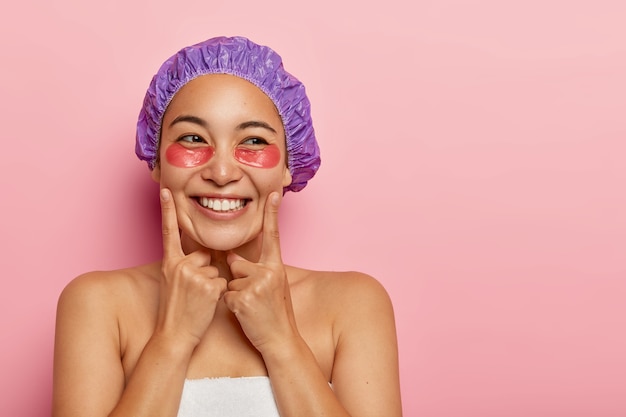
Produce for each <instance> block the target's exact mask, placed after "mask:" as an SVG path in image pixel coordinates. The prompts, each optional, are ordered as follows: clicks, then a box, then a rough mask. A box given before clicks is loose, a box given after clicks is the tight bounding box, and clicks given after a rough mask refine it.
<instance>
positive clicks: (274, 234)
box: [260, 192, 282, 262]
mask: <svg viewBox="0 0 626 417" xmlns="http://www.w3.org/2000/svg"><path fill="white" fill-rule="evenodd" d="M279 206H280V195H279V194H278V193H277V192H272V193H270V195H269V196H267V201H266V202H265V214H264V216H263V246H262V248H261V258H260V260H261V261H262V262H267V261H274V262H282V259H281V256H280V234H279V232H278V207H279Z"/></svg>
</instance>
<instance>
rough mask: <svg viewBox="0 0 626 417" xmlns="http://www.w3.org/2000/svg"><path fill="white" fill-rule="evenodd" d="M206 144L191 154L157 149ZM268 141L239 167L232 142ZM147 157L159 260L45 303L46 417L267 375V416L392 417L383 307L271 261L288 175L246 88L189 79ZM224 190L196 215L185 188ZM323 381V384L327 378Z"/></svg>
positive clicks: (366, 295)
mask: <svg viewBox="0 0 626 417" xmlns="http://www.w3.org/2000/svg"><path fill="white" fill-rule="evenodd" d="M176 144H181V145H180V146H184V147H187V148H189V149H196V148H198V149H199V148H204V147H213V148H214V154H213V156H212V157H211V158H209V159H208V160H207V161H206V162H205V163H203V164H198V165H195V166H191V167H189V166H180V164H179V165H177V164H175V163H171V162H170V161H168V158H167V157H166V155H165V153H166V152H167V149H168V148H169V147H170V146H174V145H176ZM242 146H243V147H250V148H254V149H263V148H264V147H268V146H275V147H277V148H278V149H279V151H280V155H281V158H280V161H279V162H278V163H277V164H276V165H275V166H270V165H271V164H270V165H268V166H266V167H255V166H251V165H249V164H244V163H241V162H240V161H238V160H237V159H235V157H234V155H235V152H234V151H235V149H237V148H238V147H242ZM160 152H161V155H160V161H161V163H160V166H159V167H158V168H157V169H155V171H154V172H153V178H154V179H155V180H156V181H158V182H159V183H160V185H161V209H162V222H163V224H162V231H163V259H162V260H161V261H159V262H155V263H152V264H148V265H143V266H139V267H135V268H129V269H124V270H118V271H106V272H91V273H88V274H85V275H82V276H80V277H78V278H76V279H74V280H73V281H72V282H71V283H70V284H68V286H67V287H66V288H65V290H64V291H63V293H62V294H61V297H60V299H59V304H58V311H57V329H56V340H55V358H54V389H53V412H52V415H53V417H100V416H135V417H140V416H163V417H175V416H176V414H177V411H178V405H179V402H180V396H181V392H182V387H183V383H184V380H185V378H203V377H220V376H231V377H238V376H259V375H267V376H269V378H270V380H271V383H272V388H273V391H274V395H275V399H276V402H277V405H278V408H279V411H280V413H281V416H282V417H291V416H333V417H341V416H354V417H357V416H358V417H375V416H376V417H379V416H382V415H384V416H390V417H397V416H400V415H401V405H400V394H399V392H400V390H399V378H398V357H397V345H396V334H395V325H394V317H393V310H392V306H391V303H390V300H389V297H388V296H387V294H386V292H385V290H384V289H383V288H382V286H381V285H380V284H379V283H378V282H377V281H376V280H374V279H373V278H372V277H369V276H367V275H364V274H361V273H356V272H341V273H339V272H323V271H310V270H305V269H300V268H295V267H292V266H287V265H284V264H283V262H282V258H281V252H280V238H279V230H278V210H279V206H280V200H281V195H282V188H283V187H284V186H286V185H288V184H289V183H290V181H291V176H290V174H289V170H288V169H287V167H286V165H285V160H286V158H285V155H286V151H285V143H284V130H283V127H282V123H281V120H280V117H279V116H278V114H277V112H276V109H275V107H274V106H273V103H272V102H271V101H270V100H269V98H267V97H266V96H265V95H264V94H263V93H262V92H261V91H260V90H258V89H257V88H256V87H255V86H253V85H252V84H250V83H248V82H247V81H244V80H241V79H239V78H236V77H233V76H229V75H207V76H202V77H199V78H197V79H195V80H193V81H191V82H190V83H189V84H187V85H186V86H185V87H183V88H182V89H181V90H180V91H179V93H178V94H177V95H176V96H175V97H174V100H172V102H171V103H170V106H169V107H168V110H167V112H166V114H165V117H164V120H163V129H162V137H161V147H160ZM199 196H200V197H202V196H211V197H216V196H220V197H224V196H231V197H232V196H236V197H238V198H243V199H245V200H246V201H247V204H246V206H245V207H244V208H243V209H242V210H240V211H239V212H227V213H221V212H220V213H217V214H216V213H212V212H210V211H208V210H206V209H204V208H203V207H201V206H200V205H199V204H198V197H199ZM329 382H331V383H332V389H331V387H330V386H329V384H328V383H329Z"/></svg>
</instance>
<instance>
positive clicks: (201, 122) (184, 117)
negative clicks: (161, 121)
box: [170, 114, 207, 128]
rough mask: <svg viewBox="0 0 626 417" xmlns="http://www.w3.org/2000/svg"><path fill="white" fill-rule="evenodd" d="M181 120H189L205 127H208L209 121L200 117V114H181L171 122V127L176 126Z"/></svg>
mask: <svg viewBox="0 0 626 417" xmlns="http://www.w3.org/2000/svg"><path fill="white" fill-rule="evenodd" d="M180 122H189V123H194V124H197V125H200V126H202V127H204V128H206V127H207V122H206V121H204V119H201V118H199V117H198V116H191V115H186V114H183V115H180V116H178V117H177V118H175V119H174V120H172V123H170V127H172V126H174V125H175V124H176V123H180Z"/></svg>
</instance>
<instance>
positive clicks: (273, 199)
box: [272, 193, 278, 205]
mask: <svg viewBox="0 0 626 417" xmlns="http://www.w3.org/2000/svg"><path fill="white" fill-rule="evenodd" d="M272 204H273V205H277V204H278V193H274V194H272Z"/></svg>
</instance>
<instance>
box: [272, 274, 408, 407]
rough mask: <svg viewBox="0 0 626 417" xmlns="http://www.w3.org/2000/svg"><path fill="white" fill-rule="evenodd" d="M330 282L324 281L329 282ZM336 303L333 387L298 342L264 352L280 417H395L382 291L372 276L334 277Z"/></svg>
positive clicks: (393, 350) (391, 331)
mask: <svg viewBox="0 0 626 417" xmlns="http://www.w3.org/2000/svg"><path fill="white" fill-rule="evenodd" d="M332 280H333V279H332V278H331V279H330V280H328V281H332ZM334 280H336V281H337V282H336V285H333V284H331V285H332V286H333V288H332V290H331V292H335V293H336V294H337V296H336V301H337V302H339V303H340V306H339V310H338V315H337V317H336V322H335V326H334V332H336V333H337V348H336V351H335V360H334V366H333V373H332V388H331V387H329V385H328V382H327V381H326V378H325V377H324V375H323V374H322V371H321V370H320V368H319V366H318V364H317V362H316V360H315V357H314V356H313V354H312V353H311V350H310V349H309V348H308V346H307V345H306V343H304V341H303V340H302V338H298V337H296V338H294V340H292V341H289V342H287V343H284V344H282V345H281V346H279V347H276V348H274V349H271V350H266V351H265V353H264V355H263V358H264V360H265V363H266V365H267V369H268V372H269V375H270V378H271V381H272V387H273V388H274V392H275V395H276V399H277V403H278V405H279V409H280V410H281V416H283V417H291V416H333V417H338V416H351V417H380V416H385V417H400V416H401V415H402V407H401V402H400V386H399V374H398V353H397V342H396V332H395V322H394V316H393V309H392V306H391V302H390V300H389V297H388V296H387V293H386V292H385V290H384V289H383V288H382V286H380V284H379V283H378V282H376V281H375V280H374V279H373V278H371V277H368V276H365V275H362V274H357V273H350V274H347V275H344V276H342V277H341V278H335V279H334Z"/></svg>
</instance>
